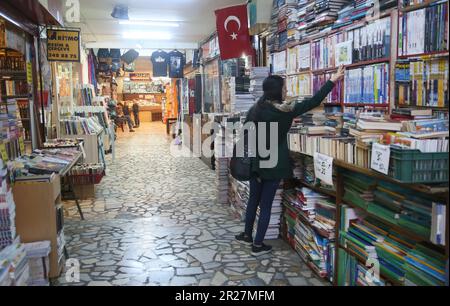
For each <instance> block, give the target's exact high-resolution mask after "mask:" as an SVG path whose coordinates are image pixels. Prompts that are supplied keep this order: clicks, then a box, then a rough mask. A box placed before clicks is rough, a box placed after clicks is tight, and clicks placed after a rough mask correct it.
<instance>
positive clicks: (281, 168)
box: [236, 66, 345, 256]
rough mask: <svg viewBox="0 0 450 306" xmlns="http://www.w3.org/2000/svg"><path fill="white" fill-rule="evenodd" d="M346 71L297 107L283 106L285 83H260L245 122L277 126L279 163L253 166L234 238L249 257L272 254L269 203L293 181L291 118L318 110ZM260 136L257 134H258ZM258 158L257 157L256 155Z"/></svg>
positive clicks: (279, 79)
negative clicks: (242, 219) (243, 214)
mask: <svg viewBox="0 0 450 306" xmlns="http://www.w3.org/2000/svg"><path fill="white" fill-rule="evenodd" d="M344 73H345V69H344V67H343V66H341V67H339V69H338V71H337V73H336V74H334V75H333V76H332V77H331V79H330V80H329V81H328V82H327V83H326V84H325V85H324V86H323V87H322V88H321V89H320V90H319V91H318V92H317V93H316V94H315V96H314V97H312V98H310V99H306V100H304V101H302V102H300V103H297V102H292V103H287V102H286V103H283V102H282V101H283V100H284V98H285V94H286V87H285V84H284V79H283V78H282V77H280V76H270V77H268V78H267V79H266V80H265V81H264V83H263V90H264V95H263V96H262V97H261V98H260V99H259V101H258V102H257V103H256V104H255V105H254V106H253V107H252V108H251V109H250V111H249V113H248V115H247V119H246V121H247V122H254V123H255V124H256V125H257V124H258V123H259V122H264V123H266V127H267V129H269V127H270V124H271V123H277V124H278V141H277V143H278V147H277V150H278V162H277V164H276V166H275V167H273V168H262V167H260V161H261V160H269V159H270V156H269V157H268V158H257V159H254V162H253V163H252V172H253V177H252V179H251V180H250V198H249V201H248V205H247V212H246V220H245V232H244V233H242V234H240V235H238V236H236V239H237V240H238V241H239V242H241V243H244V244H247V245H251V246H252V255H253V256H260V255H263V254H267V253H269V252H270V251H272V247H271V246H268V245H265V244H264V243H263V240H264V237H265V236H266V233H267V229H268V227H269V223H270V217H271V211H272V203H273V200H274V198H275V195H276V192H277V190H278V189H279V186H280V183H281V181H282V180H284V179H290V178H292V177H293V167H292V165H291V162H290V158H289V149H288V142H287V135H288V132H289V130H290V129H291V127H292V123H293V121H294V118H296V117H298V116H300V115H302V114H304V113H307V112H309V111H311V110H313V109H314V108H316V107H318V106H320V104H321V103H322V101H324V100H325V98H326V97H327V95H328V94H330V93H331V91H332V90H333V88H334V86H335V84H336V83H337V82H338V81H340V80H342V79H343V78H344ZM257 134H259V133H257ZM266 135H267V139H266V144H268V143H272V142H270V131H269V130H267V131H266ZM258 156H259V154H258ZM258 206H259V208H260V213H259V221H258V225H257V231H256V236H255V239H253V227H254V223H255V219H256V212H257V209H258Z"/></svg>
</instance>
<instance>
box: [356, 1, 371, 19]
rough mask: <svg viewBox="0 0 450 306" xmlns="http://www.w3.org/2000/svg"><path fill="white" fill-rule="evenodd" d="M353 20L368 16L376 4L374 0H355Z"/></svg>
mask: <svg viewBox="0 0 450 306" xmlns="http://www.w3.org/2000/svg"><path fill="white" fill-rule="evenodd" d="M353 2H354V6H355V7H354V9H353V12H352V17H351V18H352V21H355V20H359V19H361V18H364V17H366V16H367V14H368V12H369V10H370V9H371V8H372V7H373V6H374V0H354V1H353Z"/></svg>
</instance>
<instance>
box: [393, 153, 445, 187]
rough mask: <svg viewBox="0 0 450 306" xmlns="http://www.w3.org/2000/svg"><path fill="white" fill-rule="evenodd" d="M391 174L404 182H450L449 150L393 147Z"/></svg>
mask: <svg viewBox="0 0 450 306" xmlns="http://www.w3.org/2000/svg"><path fill="white" fill-rule="evenodd" d="M389 174H390V176H391V177H393V178H394V179H396V180H398V181H401V182H403V183H426V184H430V183H443V182H448V152H444V153H422V152H420V151H419V150H407V149H398V148H391V165H390V171H389Z"/></svg>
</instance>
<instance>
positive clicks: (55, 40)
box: [47, 29, 80, 62]
mask: <svg viewBox="0 0 450 306" xmlns="http://www.w3.org/2000/svg"><path fill="white" fill-rule="evenodd" d="M47 59H48V60H49V61H56V62H80V31H79V30H54V29H48V30H47Z"/></svg>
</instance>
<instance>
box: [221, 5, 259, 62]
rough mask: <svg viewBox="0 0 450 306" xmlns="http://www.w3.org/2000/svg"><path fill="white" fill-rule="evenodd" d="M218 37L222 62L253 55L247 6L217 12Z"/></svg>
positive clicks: (232, 7)
mask: <svg viewBox="0 0 450 306" xmlns="http://www.w3.org/2000/svg"><path fill="white" fill-rule="evenodd" d="M215 13H216V26H217V35H218V37H219V47H220V58H221V59H222V60H227V59H232V58H238V57H241V56H242V55H244V54H245V55H253V48H252V44H251V41H250V33H249V30H248V17H247V5H245V4H243V5H237V6H231V7H227V8H224V9H220V10H217V11H216V12H215Z"/></svg>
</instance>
